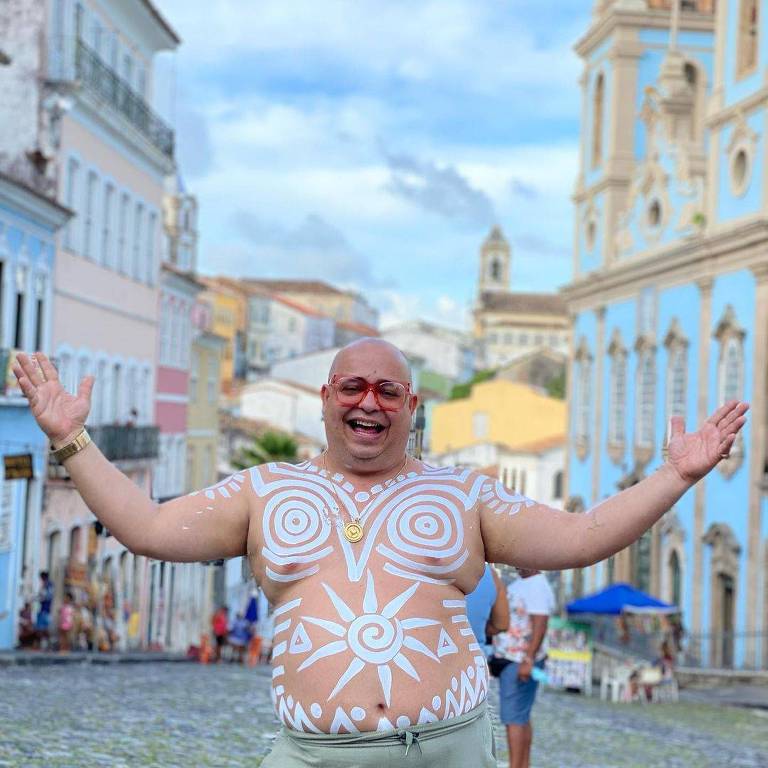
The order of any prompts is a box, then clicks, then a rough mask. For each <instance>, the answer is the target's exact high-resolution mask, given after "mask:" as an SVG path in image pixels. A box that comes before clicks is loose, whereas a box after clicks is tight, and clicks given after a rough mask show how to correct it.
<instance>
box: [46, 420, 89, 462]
mask: <svg viewBox="0 0 768 768" xmlns="http://www.w3.org/2000/svg"><path fill="white" fill-rule="evenodd" d="M90 442H91V436H90V435H89V434H88V432H86V430H85V428H83V429H82V431H81V432H80V433H79V434H77V435H76V436H75V437H74V438H73V439H72V440H70V442H68V443H67V444H66V445H63V446H62V447H61V448H58V449H57V450H55V451H54V450H51V455H52V456H53V458H54V459H56V461H58V462H59V463H61V462H63V461H65V460H66V459H68V458H70V456H74V455H75V454H76V453H80V451H82V450H83V448H85V446H86V445H88V444H89V443H90Z"/></svg>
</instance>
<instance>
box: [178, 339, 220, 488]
mask: <svg viewBox="0 0 768 768" xmlns="http://www.w3.org/2000/svg"><path fill="white" fill-rule="evenodd" d="M226 346H227V342H226V339H224V338H223V337H221V336H217V335H216V334H214V333H211V332H210V331H200V332H199V333H198V334H197V336H196V337H195V338H194V340H193V342H192V358H191V364H190V371H189V408H188V410H187V490H188V491H192V490H199V489H200V488H205V487H206V486H209V485H211V484H213V483H215V482H216V481H217V480H218V474H217V471H216V466H217V458H216V452H217V447H218V442H219V394H220V391H221V368H222V365H223V362H224V359H223V356H224V352H225V350H226Z"/></svg>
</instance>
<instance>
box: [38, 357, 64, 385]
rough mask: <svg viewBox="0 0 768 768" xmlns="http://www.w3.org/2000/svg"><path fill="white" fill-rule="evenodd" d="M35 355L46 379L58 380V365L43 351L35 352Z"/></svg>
mask: <svg viewBox="0 0 768 768" xmlns="http://www.w3.org/2000/svg"><path fill="white" fill-rule="evenodd" d="M35 357H36V358H37V362H38V363H40V368H41V370H42V371H43V375H44V376H45V379H46V381H58V380H59V372H58V371H57V370H56V366H55V365H54V364H53V363H52V362H51V361H50V360H49V359H48V356H47V355H44V354H43V353H42V352H35Z"/></svg>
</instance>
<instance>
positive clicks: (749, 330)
mask: <svg viewBox="0 0 768 768" xmlns="http://www.w3.org/2000/svg"><path fill="white" fill-rule="evenodd" d="M715 5H716V11H715V10H713V9H714V7H715ZM576 50H577V52H578V53H579V55H580V56H581V58H582V59H583V63H584V73H583V76H582V79H581V81H580V82H581V87H582V93H583V102H582V104H583V113H582V140H581V163H580V173H579V177H578V180H577V184H576V193H575V213H576V227H575V243H574V279H573V281H572V283H571V284H570V285H569V286H568V287H567V288H566V289H565V297H566V300H567V303H568V307H569V311H570V313H571V315H572V317H573V341H572V350H571V362H570V391H569V400H570V425H569V438H570V439H569V457H568V462H567V489H568V491H567V498H568V500H569V501H568V504H569V508H570V509H571V510H573V511H576V512H577V511H579V510H580V509H584V508H588V507H590V506H591V505H593V504H594V503H596V502H598V501H600V500H601V499H603V498H605V497H606V496H609V495H611V494H613V493H615V492H616V491H617V490H618V489H620V488H623V487H626V486H628V485H631V484H633V483H634V482H636V481H637V480H638V479H640V478H642V477H643V476H645V475H648V474H650V473H652V472H653V471H654V470H655V469H656V468H657V467H658V466H659V465H660V464H661V463H662V461H663V445H664V441H665V436H666V425H667V424H668V421H669V417H670V416H672V415H682V416H684V417H685V419H686V424H687V426H688V428H695V426H696V425H698V424H700V423H701V422H702V421H703V420H704V419H705V418H706V417H707V416H708V415H709V413H711V412H712V411H713V410H714V409H715V408H716V407H717V406H718V405H719V404H721V403H722V402H723V401H725V400H727V399H730V398H740V399H746V400H748V401H750V402H751V404H752V410H751V413H750V419H749V421H748V424H747V426H746V428H745V429H744V430H743V433H742V436H741V438H740V439H739V441H738V442H737V444H736V445H735V446H734V450H733V451H732V455H731V458H730V459H728V460H727V461H723V462H721V464H720V465H719V466H718V468H717V469H716V470H715V471H714V472H712V473H711V474H710V475H709V476H708V477H707V478H706V480H705V481H703V482H701V483H699V484H698V485H697V486H696V487H695V488H694V489H692V490H691V491H690V492H689V493H687V494H686V495H685V496H684V497H683V498H682V499H681V500H680V502H679V503H678V504H676V505H675V506H674V508H673V509H671V510H670V511H669V512H668V513H667V514H666V515H665V517H664V518H663V519H662V520H661V521H660V522H659V523H658V524H657V525H656V526H654V528H653V529H652V530H651V531H650V532H649V533H648V534H646V535H645V536H644V537H643V538H642V539H641V540H640V541H639V542H637V543H636V544H634V545H633V546H632V547H630V548H629V549H628V550H626V551H624V552H622V553H619V554H618V555H617V556H616V557H614V558H611V559H610V560H609V561H606V562H603V563H599V564H597V565H595V566H593V567H590V568H588V569H584V571H582V572H572V573H570V574H567V575H566V576H565V584H564V588H565V591H566V594H569V593H570V594H578V593H582V592H584V593H585V592H589V591H592V590H593V589H597V588H600V587H602V586H603V585H605V584H607V583H610V582H613V581H631V582H633V583H634V584H636V585H637V586H639V587H641V588H645V589H647V590H649V591H651V592H653V593H655V594H657V595H658V596H660V597H662V598H664V599H667V600H669V601H673V602H675V603H676V604H678V605H680V607H681V608H682V611H683V622H684V625H685V628H686V630H687V631H688V636H689V649H690V651H691V653H692V654H694V655H695V656H698V661H699V662H700V663H702V664H709V665H714V666H721V665H722V666H736V667H743V668H759V667H765V666H766V665H768V636H767V635H766V632H768V554H767V551H768V507H767V506H766V504H767V499H768V497H767V495H766V494H768V484H766V444H765V443H766V393H767V391H768V381H767V375H766V374H767V369H768V359H767V358H768V195H767V191H768V187H766V183H767V182H768V164H767V163H766V157H765V151H766V148H765V146H766V145H765V142H766V134H767V133H768V109H767V107H768V90H766V88H765V85H764V72H765V69H766V66H767V65H768V7H766V4H765V3H758V2H757V1H756V0H718V2H717V3H716V4H715V3H714V2H713V0H682V2H680V3H679V4H678V3H674V2H670V0H602V1H600V2H596V3H595V8H594V13H593V18H592V23H591V26H590V28H589V30H588V31H587V32H586V34H585V35H584V36H583V37H582V38H581V40H579V42H578V43H577V46H576Z"/></svg>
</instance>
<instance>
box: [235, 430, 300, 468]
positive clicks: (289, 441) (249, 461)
mask: <svg viewBox="0 0 768 768" xmlns="http://www.w3.org/2000/svg"><path fill="white" fill-rule="evenodd" d="M298 451H299V444H298V443H297V442H296V441H295V440H294V439H293V438H292V437H291V436H290V435H286V434H284V433H282V432H272V431H269V432H264V433H263V434H261V435H259V436H258V437H256V438H254V440H253V444H252V445H250V446H248V447H247V448H243V450H242V451H241V452H240V455H239V456H237V457H236V458H235V459H234V460H233V462H232V466H233V467H235V468H236V469H248V467H252V466H254V465H255V464H266V463H267V462H268V461H287V462H291V463H293V462H295V461H297V460H298V458H299V456H298Z"/></svg>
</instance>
